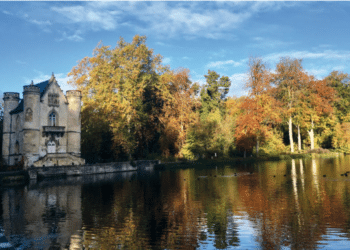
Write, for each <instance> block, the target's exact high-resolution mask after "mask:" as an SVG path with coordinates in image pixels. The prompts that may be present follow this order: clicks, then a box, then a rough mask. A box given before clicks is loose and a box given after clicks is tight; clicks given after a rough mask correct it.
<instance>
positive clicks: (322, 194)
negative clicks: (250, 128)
mask: <svg viewBox="0 0 350 250" xmlns="http://www.w3.org/2000/svg"><path fill="white" fill-rule="evenodd" d="M349 166H350V157H349V156H347V157H343V158H335V159H318V158H315V159H306V160H305V159H304V160H300V159H298V160H291V161H281V162H264V163H259V164H256V165H249V164H247V165H246V166H245V165H242V166H240V165H223V166H220V165H217V167H215V166H214V167H213V168H208V167H203V168H202V169H198V168H197V169H194V168H191V166H189V168H188V169H179V170H171V171H170V170H166V171H160V172H157V171H154V172H143V173H139V174H135V173H130V174H129V175H126V174H124V175H115V176H108V175H106V176H105V177H103V178H102V177H99V179H96V180H88V181H86V180H85V179H84V178H82V179H79V181H80V182H77V180H78V179H75V181H74V179H72V181H71V182H70V183H66V182H65V183H61V184H60V183H58V184H51V186H45V185H41V186H40V184H38V187H32V188H30V189H29V190H28V188H24V189H16V190H15V189H9V190H3V191H2V193H1V196H0V197H2V200H1V204H2V219H3V222H2V223H3V227H4V229H5V232H7V233H8V234H9V236H11V235H12V236H13V235H18V234H21V235H24V236H25V237H26V238H28V239H33V241H32V242H35V241H34V239H38V237H40V235H41V236H45V235H46V237H48V238H49V240H46V242H47V243H46V245H45V246H46V247H43V245H40V247H41V248H42V249H50V248H51V249H55V248H64V247H65V246H66V248H67V249H69V248H78V249H79V248H81V249H82V248H85V249H111V248H117V249H203V248H207V249H213V248H215V249H234V248H239V249H241V248H242V249H256V248H258V249H280V248H283V247H287V248H290V249H314V248H319V247H325V248H327V249H332V248H336V247H337V246H340V247H341V246H342V244H347V243H349V236H350V177H345V176H341V175H340V174H341V173H344V172H346V171H350V167H349ZM251 172H252V173H251ZM235 173H237V174H235ZM324 175H325V176H326V177H323V176H324ZM118 176H119V177H118ZM274 176H275V177H274ZM91 178H92V177H91ZM96 178H97V177H96ZM73 183H74V184H73ZM16 208H17V209H16ZM15 217H16V218H19V219H17V221H16V220H15V219H14V218H15ZM19 224H20V225H22V226H21V227H20V226H19ZM23 225H25V226H23ZM34 232H39V233H34ZM35 244H36V243H35ZM35 244H34V243H33V249H34V248H35V247H38V246H39V245H35ZM29 249H30V248H29Z"/></svg>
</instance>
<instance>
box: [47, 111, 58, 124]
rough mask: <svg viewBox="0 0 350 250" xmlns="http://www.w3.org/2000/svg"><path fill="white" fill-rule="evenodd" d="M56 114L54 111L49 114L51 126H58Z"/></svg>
mask: <svg viewBox="0 0 350 250" xmlns="http://www.w3.org/2000/svg"><path fill="white" fill-rule="evenodd" d="M56 123H57V122H56V114H55V113H54V112H52V113H51V114H50V115H49V126H56Z"/></svg>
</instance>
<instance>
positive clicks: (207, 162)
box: [158, 149, 344, 168]
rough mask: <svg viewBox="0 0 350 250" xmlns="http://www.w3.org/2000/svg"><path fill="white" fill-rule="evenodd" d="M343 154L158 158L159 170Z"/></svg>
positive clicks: (323, 152) (324, 152)
mask: <svg viewBox="0 0 350 250" xmlns="http://www.w3.org/2000/svg"><path fill="white" fill-rule="evenodd" d="M343 155H344V153H343V152H338V151H330V150H322V149H316V150H313V151H307V152H303V153H294V154H292V153H285V154H278V155H264V156H260V157H256V156H251V157H246V158H244V157H218V158H209V159H198V160H194V161H190V160H186V159H181V158H175V157H171V158H165V157H159V158H158V159H160V160H161V162H162V164H161V165H160V166H159V167H160V168H174V167H176V168H182V167H183V168H187V167H188V166H189V164H190V165H200V166H212V165H213V164H221V163H230V164H241V163H255V162H262V161H282V160H292V159H307V158H312V157H322V158H333V157H339V156H343Z"/></svg>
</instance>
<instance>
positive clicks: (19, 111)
mask: <svg viewBox="0 0 350 250" xmlns="http://www.w3.org/2000/svg"><path fill="white" fill-rule="evenodd" d="M22 111H23V99H21V101H20V102H19V104H18V106H17V108H15V109H13V110H12V111H11V112H10V115H13V114H18V113H21V112H22Z"/></svg>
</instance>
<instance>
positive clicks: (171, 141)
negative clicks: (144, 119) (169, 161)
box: [159, 69, 200, 157]
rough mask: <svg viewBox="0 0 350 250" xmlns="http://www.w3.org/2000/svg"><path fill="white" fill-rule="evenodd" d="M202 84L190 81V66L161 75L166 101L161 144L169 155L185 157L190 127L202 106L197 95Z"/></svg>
mask: <svg viewBox="0 0 350 250" xmlns="http://www.w3.org/2000/svg"><path fill="white" fill-rule="evenodd" d="M198 88H199V86H198V84H197V83H192V82H191V81H190V76H189V70H188V69H178V70H176V71H171V72H169V73H168V74H164V75H162V76H161V77H160V81H159V89H161V91H159V94H160V98H161V99H162V100H163V101H164V103H163V106H162V112H161V114H160V115H159V120H160V124H161V126H162V129H161V131H162V132H161V136H160V148H161V151H162V153H163V155H165V156H166V157H168V156H169V155H170V154H172V155H177V156H180V157H182V154H181V148H182V147H183V145H184V143H185V140H186V136H187V131H188V128H189V127H190V126H192V125H194V123H195V121H196V119H197V113H196V111H197V109H198V108H199V107H200V103H199V100H197V98H196V94H197V92H198Z"/></svg>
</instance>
